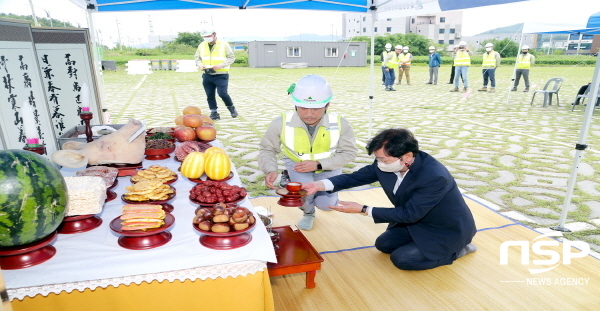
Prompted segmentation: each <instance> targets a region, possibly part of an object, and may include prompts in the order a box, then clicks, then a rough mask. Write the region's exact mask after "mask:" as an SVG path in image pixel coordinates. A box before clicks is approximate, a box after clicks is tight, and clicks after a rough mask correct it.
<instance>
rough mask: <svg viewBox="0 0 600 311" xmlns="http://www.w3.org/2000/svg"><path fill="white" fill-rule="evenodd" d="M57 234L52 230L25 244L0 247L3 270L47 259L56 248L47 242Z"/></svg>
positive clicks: (27, 266)
mask: <svg viewBox="0 0 600 311" xmlns="http://www.w3.org/2000/svg"><path fill="white" fill-rule="evenodd" d="M57 235H58V233H57V232H56V231H54V232H52V233H50V234H49V235H48V236H46V237H45V238H43V239H41V240H39V241H36V242H33V243H30V244H27V245H19V246H12V247H2V248H0V266H1V267H2V269H3V270H16V269H23V268H29V267H32V266H35V265H39V264H41V263H43V262H46V261H48V260H49V259H50V258H52V257H54V255H55V254H56V248H54V246H52V245H49V244H50V243H52V242H53V241H54V239H56V236H57Z"/></svg>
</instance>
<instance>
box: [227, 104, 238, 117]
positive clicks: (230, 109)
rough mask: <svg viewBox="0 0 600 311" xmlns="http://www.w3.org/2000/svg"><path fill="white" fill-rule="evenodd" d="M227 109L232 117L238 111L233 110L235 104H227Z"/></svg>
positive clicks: (236, 114)
mask: <svg viewBox="0 0 600 311" xmlns="http://www.w3.org/2000/svg"><path fill="white" fill-rule="evenodd" d="M227 109H229V112H230V113H231V117H232V118H237V116H238V113H237V111H235V106H228V107H227Z"/></svg>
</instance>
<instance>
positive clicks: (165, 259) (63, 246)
mask: <svg viewBox="0 0 600 311" xmlns="http://www.w3.org/2000/svg"><path fill="white" fill-rule="evenodd" d="M211 144H212V145H213V146H217V147H221V145H220V143H219V142H218V141H215V142H212V143H211ZM153 164H157V165H161V166H166V167H169V168H170V169H171V170H173V171H175V172H177V169H178V167H179V165H180V163H179V162H176V161H174V160H173V158H172V156H171V158H169V159H164V160H158V161H148V160H144V162H143V167H144V168H147V167H149V166H150V165H153ZM77 170H78V169H66V168H63V169H62V170H61V172H63V175H64V176H74V175H75V172H76V171H77ZM232 171H233V173H234V177H233V178H232V179H231V180H230V181H228V183H229V184H234V185H235V184H237V185H240V184H241V182H240V179H239V176H238V175H237V172H235V169H232ZM129 179H130V177H129V176H126V177H119V178H118V180H119V184H118V185H117V187H116V188H114V189H113V191H115V192H116V193H117V195H118V197H117V199H115V200H113V201H110V202H107V203H106V204H105V205H104V208H103V211H102V212H101V213H100V214H99V215H98V216H99V217H101V218H102V220H103V222H102V224H101V225H100V227H98V228H96V229H94V230H91V231H88V232H83V233H77V234H59V236H58V238H57V240H56V241H55V242H54V243H53V245H54V247H56V249H57V253H56V255H55V256H54V257H53V258H52V259H50V260H48V261H47V262H45V263H42V264H40V265H37V266H33V267H29V268H25V269H20V270H3V271H2V273H3V275H4V279H5V282H6V286H7V288H8V295H9V297H10V298H11V299H12V301H11V303H12V306H13V309H14V310H16V311H21V310H36V311H39V310H48V311H50V310H61V311H65V310H86V311H92V310H127V311H131V310H273V308H274V306H273V297H272V292H271V284H270V282H269V275H268V272H267V262H276V257H275V252H274V250H273V246H272V243H271V240H270V238H269V235H268V233H267V231H266V229H265V227H264V225H263V224H262V222H260V221H259V222H257V223H256V226H255V227H254V228H253V229H252V231H251V234H252V241H251V242H250V243H249V244H248V245H245V246H243V247H240V248H236V249H231V250H214V249H209V248H206V247H204V246H202V245H201V244H200V242H199V238H200V236H201V234H200V233H198V232H197V231H196V230H194V229H193V227H192V219H193V217H194V211H195V209H196V207H197V205H196V204H193V203H192V202H191V201H190V200H189V198H188V196H189V190H190V189H191V188H192V187H193V186H194V185H195V184H194V183H193V182H191V181H189V180H188V179H187V178H185V177H183V176H181V175H179V179H178V180H177V181H176V182H175V183H173V184H172V186H173V187H175V189H176V191H177V194H176V196H175V198H174V199H173V200H172V201H170V202H169V203H170V204H172V205H173V206H174V210H173V212H172V213H171V214H172V215H173V216H174V217H175V224H174V225H173V227H172V228H171V229H169V230H170V232H171V233H172V235H173V237H172V239H171V240H170V241H169V242H168V243H167V244H165V245H163V246H160V247H157V248H153V249H147V250H129V249H125V248H122V247H121V246H119V244H118V241H117V240H118V238H119V235H117V234H116V233H115V232H113V231H112V230H110V229H109V223H110V222H111V221H112V220H113V219H115V218H116V217H118V216H119V215H120V214H121V207H122V206H123V205H124V204H125V203H124V202H123V201H122V200H121V199H120V197H121V195H122V194H123V193H124V191H125V187H126V186H129V185H131V183H130V180H129ZM238 204H239V205H242V206H245V207H247V208H249V209H250V210H251V211H252V212H253V213H255V214H256V212H255V211H254V209H253V207H252V205H251V203H250V201H249V200H248V199H247V198H246V199H244V200H243V201H241V202H239V203H238Z"/></svg>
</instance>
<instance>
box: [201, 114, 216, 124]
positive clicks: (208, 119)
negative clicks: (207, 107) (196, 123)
mask: <svg viewBox="0 0 600 311" xmlns="http://www.w3.org/2000/svg"><path fill="white" fill-rule="evenodd" d="M200 118H202V122H204V123H210V124H215V120H213V119H211V118H210V117H209V116H207V115H205V114H201V115H200Z"/></svg>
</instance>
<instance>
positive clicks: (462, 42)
mask: <svg viewBox="0 0 600 311" xmlns="http://www.w3.org/2000/svg"><path fill="white" fill-rule="evenodd" d="M458 45H467V42H465V41H460V42H459V43H458Z"/></svg>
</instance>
